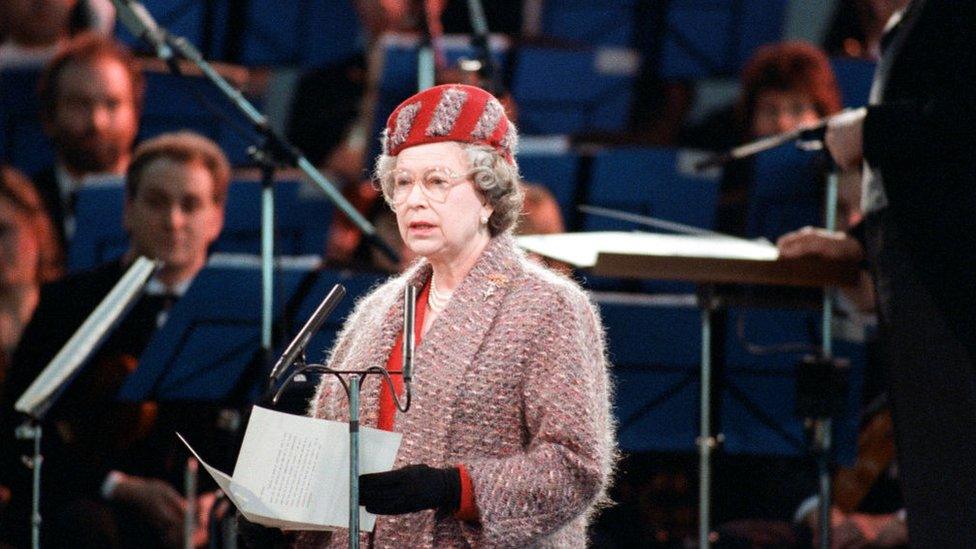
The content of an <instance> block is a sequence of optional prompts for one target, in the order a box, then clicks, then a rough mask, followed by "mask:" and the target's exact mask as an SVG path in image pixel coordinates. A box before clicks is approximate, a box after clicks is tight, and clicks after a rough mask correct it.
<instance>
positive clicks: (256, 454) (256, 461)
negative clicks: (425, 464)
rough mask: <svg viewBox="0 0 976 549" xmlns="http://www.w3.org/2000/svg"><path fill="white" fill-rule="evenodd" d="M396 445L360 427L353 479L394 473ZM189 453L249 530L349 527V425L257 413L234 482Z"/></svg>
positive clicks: (396, 439)
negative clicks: (258, 526) (253, 527)
mask: <svg viewBox="0 0 976 549" xmlns="http://www.w3.org/2000/svg"><path fill="white" fill-rule="evenodd" d="M400 438H401V435H400V434H399V433H392V432H389V431H380V430H378V429H373V428H370V427H361V428H360V431H359V472H360V473H377V472H381V471H389V470H390V469H392V468H393V462H394V460H395V459H396V453H397V449H398V448H399V447H400ZM180 439H181V440H183V437H182V436H181V437H180ZM183 442H184V444H187V443H186V440H183ZM187 448H190V445H189V444H187ZM190 451H191V452H193V454H194V455H195V456H196V457H197V459H199V460H200V463H202V464H203V466H204V467H205V468H206V469H207V471H208V472H209V473H210V474H211V475H212V476H213V477H214V480H216V481H217V484H218V485H219V486H220V488H221V489H222V490H223V491H224V493H226V494H227V497H229V498H230V500H231V501H233V502H234V505H236V506H237V508H238V509H239V510H240V511H241V514H243V515H244V517H245V518H247V519H248V520H250V521H251V522H255V523H258V524H262V525H264V526H271V527H275V528H281V529H282V530H334V529H337V528H346V527H347V526H348V525H349V424H348V423H342V422H338V421H328V420H324V419H315V418H309V417H302V416H296V415H291V414H283V413H281V412H275V411H273V410H268V409H266V408H260V407H258V406H255V407H254V408H253V409H252V412H251V419H250V422H249V423H248V426H247V431H246V432H245V433H244V443H243V445H242V446H241V452H240V454H239V455H238V456H237V464H236V465H235V466H234V475H233V477H228V476H227V475H226V474H224V473H222V472H220V471H218V470H217V469H215V468H213V467H211V466H210V465H208V464H207V463H206V462H204V461H203V460H202V459H200V456H199V455H197V453H196V452H195V451H194V450H193V448H190ZM359 513H360V514H359V521H360V527H361V529H362V531H364V532H366V531H371V530H372V529H373V525H374V524H375V523H376V516H375V515H372V514H370V513H367V512H366V510H365V509H364V508H363V507H360V508H359Z"/></svg>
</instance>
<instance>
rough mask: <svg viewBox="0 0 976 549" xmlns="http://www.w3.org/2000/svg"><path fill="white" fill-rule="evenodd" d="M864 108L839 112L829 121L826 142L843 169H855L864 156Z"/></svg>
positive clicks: (831, 154) (825, 136)
mask: <svg viewBox="0 0 976 549" xmlns="http://www.w3.org/2000/svg"><path fill="white" fill-rule="evenodd" d="M866 113H867V111H866V110H864V109H856V110H853V111H849V112H845V113H842V114H839V115H837V116H835V117H833V118H831V119H830V121H829V122H828V123H827V132H826V134H825V135H824V144H826V145H827V150H828V151H830V156H831V157H832V158H833V159H834V162H836V163H837V165H838V166H840V168H841V169H842V170H845V171H846V170H855V169H857V168H859V167H860V166H861V159H862V158H863V157H864V116H865V114H866Z"/></svg>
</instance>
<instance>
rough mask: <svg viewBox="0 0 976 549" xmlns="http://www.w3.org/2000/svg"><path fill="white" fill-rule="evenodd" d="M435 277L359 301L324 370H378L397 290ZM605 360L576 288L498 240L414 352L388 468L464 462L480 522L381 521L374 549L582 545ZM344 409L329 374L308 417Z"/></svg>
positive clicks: (373, 405)
mask: <svg viewBox="0 0 976 549" xmlns="http://www.w3.org/2000/svg"><path fill="white" fill-rule="evenodd" d="M430 275H431V268H430V264H429V263H427V262H426V261H420V262H419V263H418V264H417V265H415V266H414V267H413V268H411V269H410V270H409V271H408V272H407V273H405V274H404V275H401V276H398V277H395V278H393V279H391V280H389V281H388V282H386V283H384V284H383V285H381V286H380V287H379V288H377V289H376V290H374V291H373V292H371V293H370V294H369V295H367V296H365V297H364V298H362V299H361V300H360V301H359V302H358V303H357V306H356V308H355V310H354V311H353V313H352V314H351V316H350V317H349V318H348V319H347V321H346V325H345V327H344V328H343V331H342V333H341V334H340V336H339V339H338V340H337V341H338V342H337V344H336V346H335V347H334V348H333V350H332V352H331V354H330V356H329V360H328V363H329V365H330V366H331V367H333V368H342V369H354V370H359V369H366V368H368V367H370V366H384V365H385V364H386V361H387V358H388V357H389V355H390V352H391V350H392V347H393V343H394V341H395V339H396V336H397V334H398V333H399V332H400V331H401V328H402V315H403V312H402V309H403V305H402V301H403V300H402V295H403V289H404V286H405V284H407V283H410V284H414V285H416V286H418V287H420V286H422V285H423V284H425V283H426V282H427V280H428V279H429V278H430ZM607 367H608V364H607V360H606V357H605V352H604V339H603V328H602V325H601V323H600V319H599V316H598V314H597V312H596V310H595V308H594V307H593V305H592V304H591V303H590V301H589V300H588V299H587V297H586V295H585V294H584V293H583V291H582V290H581V289H580V288H579V287H578V286H577V285H576V284H575V283H574V282H572V281H571V280H569V279H567V278H565V277H563V276H561V275H558V274H555V273H553V272H551V271H548V270H547V269H545V268H543V267H540V266H538V265H536V264H535V263H532V262H531V261H529V260H528V259H527V258H526V257H525V255H524V254H523V253H522V252H521V251H520V250H518V249H517V248H516V246H515V242H514V239H513V238H512V237H510V236H508V235H502V236H498V237H495V238H493V239H492V241H491V242H490V243H489V244H488V246H487V248H486V249H485V251H484V252H483V253H482V255H481V257H480V258H479V259H478V261H477V262H476V264H475V265H474V267H472V269H471V271H470V272H469V273H468V275H467V276H466V277H465V278H464V280H463V281H462V283H461V284H460V285H459V286H458V287H457V288H456V289H455V291H454V295H453V298H452V299H451V301H450V303H449V305H448V306H447V308H446V309H445V310H444V311H443V312H441V314H440V316H439V317H438V318H437V320H436V321H435V322H434V324H433V325H432V326H431V328H430V330H429V331H428V332H427V334H426V335H425V336H424V338H423V340H422V342H421V344H420V345H419V346H418V347H417V352H416V356H415V362H414V372H415V373H414V380H413V403H412V406H411V409H410V411H409V412H407V413H406V414H398V417H397V420H396V430H397V431H398V432H400V433H403V441H402V444H401V446H400V451H399V454H398V456H397V460H396V465H395V466H396V467H402V466H405V465H409V464H413V463H426V464H428V465H431V466H434V467H449V466H453V465H456V464H459V463H460V464H464V466H465V467H466V468H467V470H468V472H469V473H470V476H471V479H472V483H473V485H474V494H475V501H476V503H477V506H478V509H479V512H480V521H479V522H478V523H464V522H462V521H459V520H457V519H455V518H454V517H453V516H435V512H434V511H425V512H420V513H413V514H408V515H399V516H380V517H379V518H378V520H377V522H376V529H375V531H374V534H373V539H372V544H373V546H374V547H411V548H433V547H438V548H440V547H582V546H585V545H586V527H587V524H588V522H589V519H590V515H591V514H592V512H593V510H594V509H595V508H596V506H597V505H598V504H599V503H601V501H602V500H603V498H604V497H605V495H604V494H605V490H606V487H607V484H608V482H609V477H610V474H611V470H612V468H613V464H614V459H615V457H616V446H615V442H614V437H613V433H614V428H613V422H612V419H611V417H612V416H611V413H610V387H609V382H608V376H607ZM379 387H380V385H379V377H378V376H371V377H369V378H368V380H367V381H366V382H365V383H364V386H363V389H362V400H361V410H360V413H361V414H362V416H361V419H362V423H363V424H364V425H369V426H375V425H376V421H377V415H378V409H379V405H378V398H379ZM347 412H348V404H347V401H346V397H345V394H344V393H343V391H342V389H341V388H340V387H339V386H338V383H337V382H336V381H334V378H333V377H332V376H328V377H327V379H326V380H325V381H324V382H323V384H322V386H320V388H319V391H318V394H317V396H316V398H315V399H314V400H313V404H312V406H311V410H310V413H311V414H312V415H314V416H315V417H322V418H335V419H338V420H343V419H346V418H348V414H347ZM345 534H346V533H345V532H344V531H340V532H336V533H334V534H333V535H332V536H331V540H330V538H329V534H327V533H326V534H323V533H311V532H305V533H302V534H301V535H300V536H299V537H298V539H297V546H299V547H323V546H330V547H345V546H347V544H348V541H347V537H346V535H345ZM362 541H363V546H364V547H365V546H368V545H367V544H368V543H370V541H369V539H368V537H367V536H366V535H365V534H364V536H363V540H362Z"/></svg>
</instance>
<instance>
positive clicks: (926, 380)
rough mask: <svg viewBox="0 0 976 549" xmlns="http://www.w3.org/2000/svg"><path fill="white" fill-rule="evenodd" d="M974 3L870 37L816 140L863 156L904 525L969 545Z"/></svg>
mask: <svg viewBox="0 0 976 549" xmlns="http://www.w3.org/2000/svg"><path fill="white" fill-rule="evenodd" d="M974 43H976V2H974V1H972V0H965V1H959V0H913V1H912V2H910V3H909V4H908V7H907V8H906V9H905V10H904V12H902V14H901V15H900V19H899V20H897V23H896V24H895V25H894V26H893V28H892V29H891V30H890V32H889V33H888V34H887V36H886V37H885V39H884V40H883V54H882V58H881V60H880V62H879V64H878V69H877V72H876V74H875V81H874V84H873V86H872V90H871V99H870V104H869V106H868V108H867V109H866V111H862V112H858V113H855V114H852V115H850V116H843V117H840V118H839V119H837V120H835V121H833V122H832V123H831V124H830V125H829V126H828V130H827V135H826V144H827V147H828V149H829V150H830V153H831V155H832V156H833V157H834V159H835V161H836V162H837V163H838V165H839V166H841V168H845V169H858V168H861V167H862V166H863V169H864V177H863V185H864V193H863V197H862V208H863V210H864V212H865V217H864V222H863V228H864V250H865V251H866V258H867V260H868V263H869V265H870V267H871V270H872V274H873V277H874V282H875V288H876V292H877V302H878V317H879V320H880V326H881V332H882V334H881V335H882V337H883V338H884V342H885V349H886V353H885V355H886V356H885V359H886V363H887V364H889V367H888V371H887V372H886V374H887V375H886V377H887V382H888V384H889V391H890V397H891V402H892V408H893V414H894V420H895V436H896V442H897V447H898V470H899V478H900V481H901V483H902V491H903V495H904V498H905V503H906V508H907V520H908V532H909V539H910V540H911V543H912V545H914V546H918V547H976V469H974V467H973V456H974V455H976V277H974V276H973V272H972V264H973V261H974V258H976V215H974V212H976V154H974V151H976V87H974V86H973V82H974V81H976V48H974Z"/></svg>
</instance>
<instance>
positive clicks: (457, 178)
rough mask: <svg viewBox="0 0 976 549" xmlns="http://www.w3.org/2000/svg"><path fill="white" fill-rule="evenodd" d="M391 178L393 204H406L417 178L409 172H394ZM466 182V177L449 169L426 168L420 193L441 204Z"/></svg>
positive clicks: (421, 177) (421, 180)
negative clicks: (460, 184)
mask: <svg viewBox="0 0 976 549" xmlns="http://www.w3.org/2000/svg"><path fill="white" fill-rule="evenodd" d="M392 178H393V204H394V205H397V206H399V205H401V204H403V203H404V202H406V200H407V197H408V196H410V193H411V192H413V186H414V183H416V182H417V181H418V178H417V176H415V175H414V173H413V172H411V171H409V170H394V171H393V174H392ZM466 180H467V176H466V175H459V174H457V173H456V172H454V171H453V170H451V169H449V168H444V167H442V166H435V167H432V168H427V169H426V170H424V172H423V173H422V174H421V176H420V178H419V181H420V191H421V192H422V193H423V194H424V196H426V197H427V198H428V199H430V200H431V201H433V202H440V203H443V202H445V201H447V195H448V193H450V192H451V189H453V188H454V187H455V186H456V185H457V184H459V183H463V182H464V181H466Z"/></svg>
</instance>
